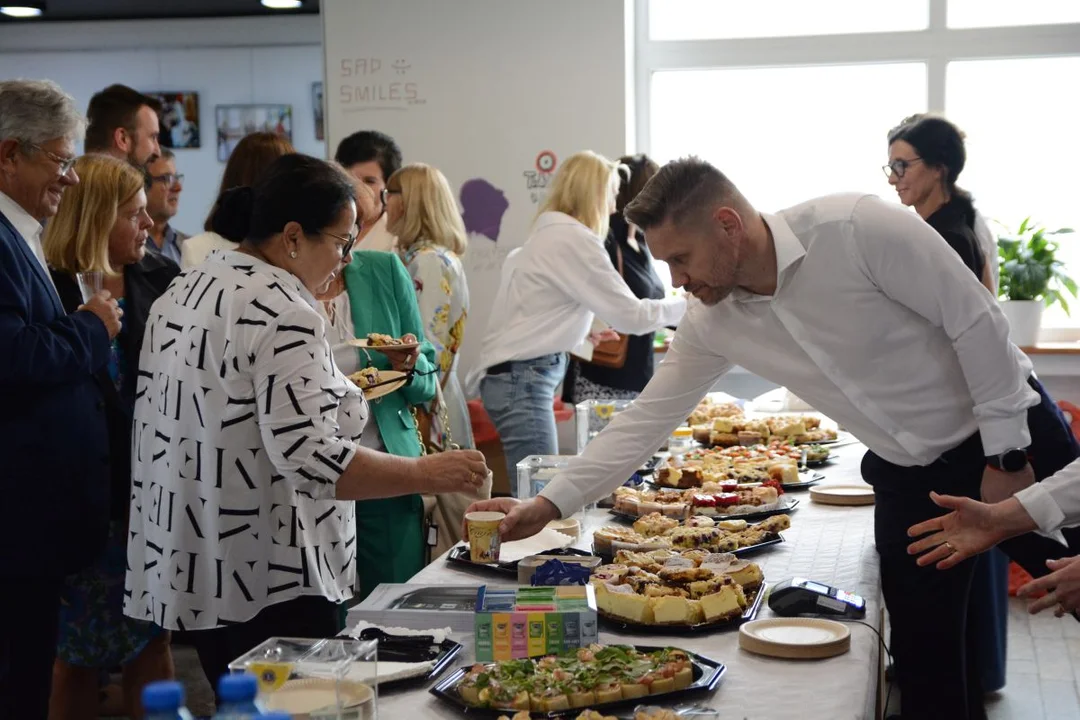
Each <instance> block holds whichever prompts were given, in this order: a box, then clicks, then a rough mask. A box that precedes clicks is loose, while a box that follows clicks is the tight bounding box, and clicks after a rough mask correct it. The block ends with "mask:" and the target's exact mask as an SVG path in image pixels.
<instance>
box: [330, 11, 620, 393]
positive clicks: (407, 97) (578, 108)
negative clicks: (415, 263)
mask: <svg viewBox="0 0 1080 720" xmlns="http://www.w3.org/2000/svg"><path fill="white" fill-rule="evenodd" d="M628 5H629V3H627V2H626V1H625V0H589V1H588V2H583V1H582V0H545V1H544V2H525V1H524V0H510V1H508V0H453V2H447V1H446V0H395V2H393V3H389V2H382V1H380V0H322V5H321V7H322V14H323V20H324V33H325V40H324V45H325V48H326V63H327V71H326V77H327V85H326V100H327V138H328V140H329V147H330V148H334V147H336V144H337V142H338V141H339V140H340V139H341V138H343V137H345V136H346V135H348V134H350V133H352V132H355V131H356V130H360V129H376V130H382V131H384V132H387V133H389V134H391V135H392V136H394V138H396V139H397V140H398V142H399V143H400V145H401V147H402V149H403V152H404V155H405V160H406V162H411V161H422V162H427V163H430V164H432V165H435V166H436V167H438V168H439V169H441V170H442V171H443V172H444V173H445V174H446V176H447V177H448V178H449V180H450V183H451V185H452V186H453V187H454V189H455V192H458V190H459V188H460V187H461V185H462V183H464V182H466V181H468V180H470V179H473V178H482V179H484V180H487V181H488V182H490V183H491V184H492V185H494V186H495V187H496V188H498V189H500V190H501V191H502V193H503V195H504V196H505V198H506V200H507V201H508V202H509V208H508V209H507V211H506V214H505V215H504V216H503V218H502V226H501V232H500V233H499V235H498V241H497V242H495V241H492V240H490V239H488V238H487V237H484V236H473V237H471V238H470V246H469V249H468V251H467V252H466V254H465V265H466V272H467V273H468V278H469V291H470V296H471V298H470V299H471V308H470V312H469V320H468V324H467V327H466V332H465V342H464V345H463V348H462V350H461V353H460V366H459V373H460V374H461V375H462V376H464V375H465V374H466V373H467V372H468V370H469V368H470V367H472V366H473V365H474V364H475V363H476V361H477V358H478V355H479V341H480V340H481V339H482V336H483V334H484V332H485V330H486V325H487V317H488V314H489V308H490V305H491V303H492V302H493V301H494V295H495V291H496V290H497V287H498V279H499V268H500V266H501V264H502V260H503V259H504V258H505V256H506V253H507V252H508V251H509V250H510V249H512V248H514V247H517V246H519V245H521V244H522V243H523V242H524V241H525V238H526V234H527V231H528V228H529V225H530V223H531V221H532V219H533V217H534V215H535V213H536V207H537V206H536V202H535V198H534V195H533V192H532V191H530V189H529V188H528V187H527V180H526V177H525V173H526V172H535V170H536V167H535V164H536V158H537V155H538V154H539V153H540V152H541V151H544V150H550V151H552V152H554V153H555V155H556V156H557V157H558V158H559V159H562V158H565V157H567V156H568V155H570V154H572V153H574V152H577V151H579V150H585V149H591V150H595V151H597V152H601V153H604V154H605V155H608V156H611V157H618V156H619V155H621V154H623V153H624V152H625V151H626V150H627V146H628V137H629V135H628V132H627V119H626V111H627V98H628V82H627V75H628V73H629V72H631V68H630V64H631V63H632V54H631V53H628V52H627V50H626V41H627V30H628V27H629V28H632V23H628V22H627V21H628V17H629V15H630V13H631V8H629V7H628ZM372 60H374V61H375V62H372ZM399 61H401V62H399ZM395 65H396V67H395ZM629 85H630V86H631V87H632V84H629ZM365 94H366V96H365ZM365 97H366V99H365ZM466 212H468V209H466Z"/></svg>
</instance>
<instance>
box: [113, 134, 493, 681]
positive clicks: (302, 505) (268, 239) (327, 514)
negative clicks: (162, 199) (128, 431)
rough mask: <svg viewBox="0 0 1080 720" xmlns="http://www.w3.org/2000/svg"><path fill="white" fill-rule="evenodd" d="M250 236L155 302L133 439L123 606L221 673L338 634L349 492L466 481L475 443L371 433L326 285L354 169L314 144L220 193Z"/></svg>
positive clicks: (348, 548)
mask: <svg viewBox="0 0 1080 720" xmlns="http://www.w3.org/2000/svg"><path fill="white" fill-rule="evenodd" d="M218 220H219V222H221V223H222V225H223V227H225V229H226V230H227V233H226V234H227V235H228V236H232V237H241V238H245V239H244V240H243V242H241V243H240V245H239V246H238V247H237V249H236V250H233V251H217V252H215V253H213V254H212V255H211V257H210V258H209V259H208V260H207V261H206V262H204V263H202V264H200V265H198V266H196V267H194V268H192V269H191V270H189V271H188V272H187V273H185V274H184V275H182V276H181V277H179V278H178V279H177V280H176V281H175V282H173V284H172V285H171V286H170V287H169V289H168V290H167V291H166V293H165V294H164V295H162V296H161V298H160V299H159V300H158V301H157V302H155V303H154V306H153V308H152V310H151V312H150V316H151V319H150V322H149V324H148V327H147V329H146V339H145V341H144V343H143V348H142V354H141V362H140V371H139V378H138V385H137V387H136V403H135V413H134V415H135V422H134V432H133V435H134V437H133V442H132V500H131V521H130V535H131V537H130V540H129V543H128V567H129V568H130V569H129V570H128V573H127V579H126V599H125V605H124V612H125V614H127V615H128V616H131V617H134V618H140V619H148V620H152V621H153V622H155V623H156V624H158V625H160V626H162V627H164V628H167V629H171V630H189V631H195V632H192V633H191V637H192V641H193V644H194V645H195V647H196V649H197V651H198V653H199V658H200V661H201V662H202V665H203V670H204V672H205V673H206V675H207V677H208V678H210V679H211V680H212V681H213V680H216V678H218V677H219V676H220V675H221V674H223V673H224V672H225V669H226V666H227V663H228V662H229V661H230V660H232V659H234V658H235V657H237V656H239V655H240V654H242V653H243V652H244V651H246V650H248V649H250V648H251V647H253V646H254V645H256V644H257V643H259V642H261V641H262V640H264V639H266V638H267V637H269V636H271V635H285V636H295V637H327V636H331V635H334V634H335V633H337V632H338V631H339V630H340V629H341V628H340V620H339V613H338V607H337V603H338V602H340V601H343V600H346V599H348V598H350V597H351V596H352V594H353V589H354V587H355V585H356V572H357V569H356V563H355V562H354V556H355V551H356V543H357V542H358V541H361V542H362V538H361V539H359V540H358V538H357V537H356V524H355V516H354V503H352V502H345V501H350V500H359V499H365V498H373V497H390V496H396V495H401V494H407V493H417V492H456V491H465V490H472V489H473V488H475V487H477V486H478V485H479V484H480V483H482V482H483V481H484V479H485V477H486V467H485V465H484V462H483V456H481V455H480V454H479V453H477V452H475V451H460V452H456V453H441V454H439V455H431V456H427V457H421V458H403V457H394V456H391V455H387V454H385V453H381V452H377V451H374V450H371V449H368V448H365V447H363V446H361V445H360V443H359V438H360V434H361V432H362V431H363V429H364V424H365V421H366V420H367V417H368V407H367V404H366V402H365V400H364V397H363V394H362V392H361V391H360V390H359V389H358V388H357V387H356V386H355V385H353V384H352V383H351V382H350V381H349V380H348V379H347V378H346V377H345V376H344V375H343V374H342V373H341V371H340V370H339V369H338V368H337V366H336V365H335V364H334V361H333V358H332V355H331V350H330V345H329V343H328V341H327V328H326V322H325V321H324V319H323V317H322V316H321V315H320V313H319V312H318V310H317V309H316V306H317V301H316V300H315V295H316V294H318V293H321V292H323V291H325V289H326V287H327V286H328V285H329V283H330V282H332V281H333V279H334V277H335V275H336V274H337V273H338V272H340V270H341V267H342V264H343V262H348V258H349V257H350V254H349V252H350V247H351V245H352V244H353V242H354V240H355V237H356V204H355V202H354V190H353V185H352V182H351V181H350V179H349V178H348V177H347V176H345V175H344V174H343V173H342V172H341V171H340V170H339V169H337V168H336V167H334V166H331V165H330V164H328V163H325V162H323V161H321V160H316V159H315V158H311V157H307V156H305V155H296V154H293V155H286V156H284V157H282V158H279V159H278V160H276V161H275V162H274V163H273V164H272V165H271V166H270V167H269V168H267V169H266V171H265V172H264V173H263V175H262V176H261V178H260V180H259V181H258V183H256V185H255V187H254V188H238V189H235V190H232V191H229V192H228V193H225V194H224V195H223V196H222V198H221V199H220V208H219V211H218Z"/></svg>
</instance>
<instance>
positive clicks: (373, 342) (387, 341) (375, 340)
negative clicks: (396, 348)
mask: <svg viewBox="0 0 1080 720" xmlns="http://www.w3.org/2000/svg"><path fill="white" fill-rule="evenodd" d="M367 341H368V346H369V347H388V346H392V345H404V344H405V342H404V341H403V340H399V339H398V338H396V337H394V336H393V335H384V334H382V333H368V336H367Z"/></svg>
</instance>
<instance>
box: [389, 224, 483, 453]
mask: <svg viewBox="0 0 1080 720" xmlns="http://www.w3.org/2000/svg"><path fill="white" fill-rule="evenodd" d="M402 260H403V261H404V262H405V267H407V268H408V269H409V275H411V276H412V279H413V285H415V287H416V298H417V300H418V301H419V303H420V318H421V319H422V320H423V321H424V335H425V336H426V337H427V339H428V341H429V342H430V343H431V344H432V345H434V346H435V363H436V365H437V366H438V367H439V371H440V374H439V381H440V384H441V385H443V386H444V387H445V388H446V394H447V395H448V396H449V397H447V403H448V405H449V409H450V414H451V422H452V424H455V425H458V424H460V423H459V422H457V421H458V417H457V416H458V415H459V414H460V412H459V411H458V408H457V405H459V404H461V405H463V403H464V399H463V397H458V396H459V395H460V394H461V393H460V389H459V388H458V386H457V385H458V384H457V381H456V378H454V377H452V378H448V377H447V376H448V375H449V374H450V373H451V371H452V370H453V368H454V359H455V357H456V356H457V351H458V349H459V348H460V347H461V340H462V338H463V336H464V335H465V319H466V317H467V316H468V314H469V285H468V283H467V282H466V280H465V268H464V267H463V266H462V264H461V258H459V257H458V256H457V255H456V254H454V253H453V252H451V251H450V250H448V249H447V248H445V247H443V246H441V245H436V244H435V243H433V242H430V241H428V240H419V241H417V242H415V243H413V244H412V245H411V246H409V249H408V250H406V251H405V252H404V253H403V254H402ZM448 379H451V380H452V381H453V382H452V386H451V384H450V383H448V382H447V381H448ZM467 420H468V416H467V415H466V416H465V422H466V423H467ZM435 422H436V432H438V431H439V428H438V425H439V424H440V423H439V421H438V419H437V418H436V419H435ZM442 434H443V435H444V437H443V438H440V441H441V442H440V444H442V442H445V433H442ZM466 435H470V436H471V433H468V430H467V424H466V425H465V426H464V427H461V428H455V434H454V437H453V440H454V441H455V442H458V443H459V444H463V445H464V442H463V441H464V440H465V437H466Z"/></svg>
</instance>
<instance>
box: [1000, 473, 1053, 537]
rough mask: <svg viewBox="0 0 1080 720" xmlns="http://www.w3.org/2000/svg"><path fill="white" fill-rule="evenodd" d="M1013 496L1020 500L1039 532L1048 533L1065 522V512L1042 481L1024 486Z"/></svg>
mask: <svg viewBox="0 0 1080 720" xmlns="http://www.w3.org/2000/svg"><path fill="white" fill-rule="evenodd" d="M1013 497H1015V498H1016V499H1017V500H1018V501H1020V504H1021V505H1022V506H1023V507H1024V510H1025V511H1027V514H1028V515H1030V516H1031V519H1032V520H1034V521H1035V524H1036V525H1038V526H1039V530H1040V531H1041V532H1043V533H1046V534H1050V533H1053V532H1054V531H1055V530H1057V529H1059V528H1060V527H1061V526H1062V525H1064V524H1065V513H1064V512H1063V511H1062V510H1061V506H1060V505H1058V504H1057V501H1055V500H1054V497H1053V496H1052V495H1051V494H1050V491H1049V490H1047V489H1046V488H1044V487H1043V486H1042V483H1035V484H1034V485H1031V486H1029V487H1026V488H1024V489H1023V490H1021V491H1020V492H1018V493H1016V495H1014V496H1013Z"/></svg>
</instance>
